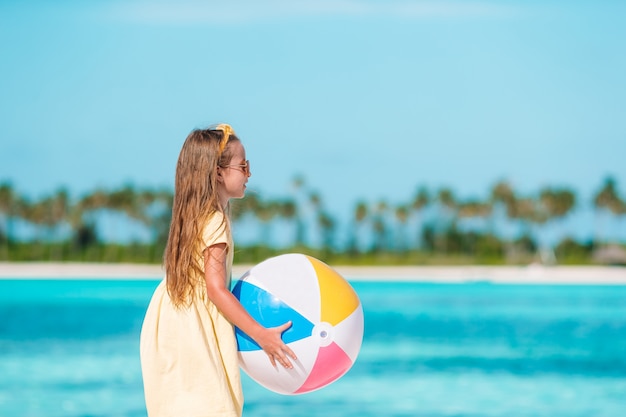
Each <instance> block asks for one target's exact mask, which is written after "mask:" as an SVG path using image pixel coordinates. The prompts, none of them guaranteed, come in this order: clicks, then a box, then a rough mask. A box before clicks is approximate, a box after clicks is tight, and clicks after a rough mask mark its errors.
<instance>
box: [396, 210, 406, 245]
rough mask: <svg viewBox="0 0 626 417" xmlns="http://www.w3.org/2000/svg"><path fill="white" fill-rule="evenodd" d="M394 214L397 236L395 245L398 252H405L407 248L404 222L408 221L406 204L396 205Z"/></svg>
mask: <svg viewBox="0 0 626 417" xmlns="http://www.w3.org/2000/svg"><path fill="white" fill-rule="evenodd" d="M395 214H396V221H397V222H398V229H397V230H398V232H397V236H398V238H397V241H396V245H395V246H396V248H397V249H398V250H399V251H400V252H406V251H407V249H408V242H407V235H406V224H407V222H408V221H409V208H408V207H407V206H406V205H400V206H398V207H396V209H395Z"/></svg>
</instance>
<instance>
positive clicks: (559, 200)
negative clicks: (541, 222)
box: [539, 187, 576, 222]
mask: <svg viewBox="0 0 626 417" xmlns="http://www.w3.org/2000/svg"><path fill="white" fill-rule="evenodd" d="M539 202H540V203H541V208H542V210H543V211H544V212H545V216H546V218H547V221H548V222H550V221H556V220H561V219H563V218H564V217H565V216H567V214H569V212H570V211H572V209H573V208H574V207H575V205H576V194H575V192H574V191H573V190H570V189H568V188H550V187H545V188H543V189H542V190H541V191H540V192H539Z"/></svg>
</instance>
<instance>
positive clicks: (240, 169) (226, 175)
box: [218, 141, 252, 206]
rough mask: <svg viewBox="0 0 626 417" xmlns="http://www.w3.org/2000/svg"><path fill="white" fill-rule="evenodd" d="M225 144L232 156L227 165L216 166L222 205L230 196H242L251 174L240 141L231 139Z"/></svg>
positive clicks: (244, 150)
mask: <svg viewBox="0 0 626 417" xmlns="http://www.w3.org/2000/svg"><path fill="white" fill-rule="evenodd" d="M227 146H228V147H229V151H230V152H231V154H232V158H231V160H230V162H229V163H228V165H226V166H221V167H218V181H219V182H218V193H219V195H220V201H221V202H222V205H223V206H225V205H226V203H228V200H230V199H231V198H243V196H244V195H245V192H246V183H247V182H248V178H250V176H251V175H252V174H251V172H250V163H249V162H248V160H247V159H246V149H245V148H244V147H243V145H242V144H241V142H240V141H233V142H230V143H229V144H228V145H227Z"/></svg>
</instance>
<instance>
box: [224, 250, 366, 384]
mask: <svg viewBox="0 0 626 417" xmlns="http://www.w3.org/2000/svg"><path fill="white" fill-rule="evenodd" d="M233 293H234V294H235V296H236V297H237V299H239V301H240V302H241V304H242V305H243V306H244V308H245V309H246V310H247V311H248V313H250V315H251V316H252V317H254V318H255V319H256V320H257V321H258V322H259V323H261V324H262V325H263V326H265V327H276V326H279V325H281V324H283V323H285V322H287V321H289V320H291V322H292V323H293V324H292V326H291V327H290V328H289V329H288V330H286V331H285V332H284V333H283V341H284V342H285V343H286V344H287V345H288V346H289V347H290V348H291V350H293V351H294V353H295V354H296V356H297V357H298V360H296V361H294V360H292V363H293V365H294V366H293V368H292V369H285V368H283V367H282V366H281V365H279V364H278V365H277V366H276V367H273V366H272V364H271V363H270V361H269V359H268V357H267V355H266V354H265V352H264V351H263V350H262V349H261V348H260V347H259V345H257V344H256V343H255V342H254V341H253V340H252V339H251V338H250V337H248V336H247V335H246V334H245V333H243V332H242V331H241V330H239V329H238V328H236V329H235V330H236V337H237V344H238V349H239V364H240V365H241V368H242V369H243V370H244V371H245V372H246V373H247V374H248V375H249V376H250V377H251V378H252V379H253V380H255V381H256V382H258V383H259V384H261V385H263V386H264V387H266V388H268V389H270V390H272V391H275V392H278V393H281V394H303V393H306V392H311V391H314V390H317V389H320V388H322V387H324V386H326V385H328V384H330V383H331V382H333V381H335V380H337V379H338V378H340V377H341V376H343V375H344V374H345V373H346V372H348V370H349V369H350V368H351V367H352V364H353V363H354V361H355V360H356V358H357V355H358V353H359V350H360V349H361V341H362V339H363V308H362V307H361V301H360V300H359V297H358V296H357V294H356V292H355V291H354V289H353V288H352V287H351V286H350V284H349V283H348V282H347V281H346V280H345V279H343V278H342V277H341V275H339V274H338V273H337V272H335V271H334V270H333V269H332V268H331V267H329V266H328V265H326V264H325V263H323V262H321V261H319V260H317V259H315V258H312V257H310V256H306V255H301V254H287V255H280V256H276V257H274V258H269V259H267V260H265V261H263V262H261V263H259V264H258V265H256V266H254V267H253V268H251V269H250V270H249V271H247V272H246V273H245V274H244V275H243V276H242V277H241V278H240V279H239V280H238V281H237V282H236V283H235V286H234V287H233Z"/></svg>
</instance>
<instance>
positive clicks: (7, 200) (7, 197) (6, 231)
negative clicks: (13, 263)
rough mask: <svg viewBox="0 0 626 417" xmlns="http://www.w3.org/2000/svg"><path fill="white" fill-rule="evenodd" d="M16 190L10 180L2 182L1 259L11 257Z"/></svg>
mask: <svg viewBox="0 0 626 417" xmlns="http://www.w3.org/2000/svg"><path fill="white" fill-rule="evenodd" d="M15 199H16V196H15V191H14V190H13V185H12V184H11V183H9V182H3V183H0V215H1V217H2V219H3V220H4V221H3V223H4V224H3V226H2V229H1V230H0V243H1V244H2V252H0V259H9V245H10V243H11V240H12V239H13V217H14V216H15Z"/></svg>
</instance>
